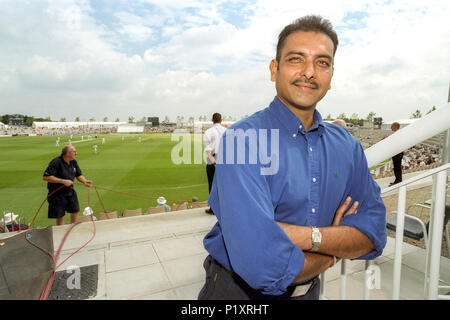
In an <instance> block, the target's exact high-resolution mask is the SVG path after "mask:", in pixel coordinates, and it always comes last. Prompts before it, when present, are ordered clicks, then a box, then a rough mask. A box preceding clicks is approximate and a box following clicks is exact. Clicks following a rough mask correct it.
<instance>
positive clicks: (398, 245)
mask: <svg viewBox="0 0 450 320" xmlns="http://www.w3.org/2000/svg"><path fill="white" fill-rule="evenodd" d="M405 207H406V186H402V187H400V188H399V190H398V206H397V226H396V228H395V256H394V277H393V290H392V299H393V300H399V299H400V278H401V270H402V244H403V230H404V228H405Z"/></svg>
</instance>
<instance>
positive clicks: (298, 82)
mask: <svg viewBox="0 0 450 320" xmlns="http://www.w3.org/2000/svg"><path fill="white" fill-rule="evenodd" d="M300 83H304V84H308V85H312V86H313V87H314V89H317V88H319V85H318V84H317V82H315V81H314V80H308V79H305V78H300V79H296V80H294V81H292V84H293V85H297V84H300Z"/></svg>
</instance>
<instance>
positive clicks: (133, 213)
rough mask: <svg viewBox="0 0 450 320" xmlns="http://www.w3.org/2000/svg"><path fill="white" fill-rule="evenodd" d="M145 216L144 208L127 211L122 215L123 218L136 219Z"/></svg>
mask: <svg viewBox="0 0 450 320" xmlns="http://www.w3.org/2000/svg"><path fill="white" fill-rule="evenodd" d="M142 214H143V212H142V208H139V209H134V210H131V209H125V210H124V211H123V213H122V217H124V218H125V217H135V216H141V215H142Z"/></svg>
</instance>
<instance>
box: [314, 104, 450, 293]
mask: <svg viewBox="0 0 450 320" xmlns="http://www.w3.org/2000/svg"><path fill="white" fill-rule="evenodd" d="M449 125H450V105H449V104H447V105H446V106H443V107H442V108H440V109H438V110H436V111H434V112H431V113H430V114H428V115H427V116H425V117H424V118H422V119H420V120H418V121H416V122H414V123H413V124H411V125H409V126H407V127H405V128H403V129H401V130H398V131H397V132H395V133H394V134H392V135H390V136H389V137H387V138H386V139H384V140H382V141H380V142H379V143H377V144H375V145H373V146H372V147H370V148H369V149H367V150H366V151H365V154H366V158H367V163H368V166H369V167H372V166H374V165H376V164H378V163H380V162H382V161H384V160H386V159H389V158H391V157H392V156H394V155H396V154H398V153H400V152H402V151H403V150H406V149H408V148H410V147H412V146H414V145H416V144H418V143H421V142H422V141H424V140H427V139H429V138H431V137H433V136H435V135H437V134H439V133H441V132H443V131H447V132H446V137H445V141H444V148H443V157H442V159H443V163H444V165H442V166H440V167H438V168H435V169H431V170H429V171H427V172H424V173H422V174H419V175H417V176H415V177H413V178H411V179H408V180H407V181H404V182H401V183H398V184H396V185H394V186H391V187H388V188H385V189H383V190H382V191H381V194H385V193H387V192H390V191H393V190H396V189H398V193H399V198H398V207H397V224H396V234H395V256H394V271H393V290H392V299H394V300H398V299H399V298H400V277H401V265H402V243H403V232H404V223H405V207H406V186H407V185H409V184H411V183H413V182H416V181H419V180H422V179H424V178H427V177H429V176H432V177H433V189H432V190H433V192H432V193H433V201H432V205H431V210H430V229H429V237H428V243H427V244H426V245H427V248H429V249H428V250H427V257H426V262H425V290H426V291H427V292H425V296H426V297H427V298H428V299H432V300H436V299H448V296H444V295H439V293H438V290H439V289H442V288H445V289H450V287H447V286H439V264H440V255H441V245H442V233H443V227H444V226H443V222H444V214H445V213H444V212H445V201H446V187H447V171H448V170H450V163H447V162H448V159H449V153H450V147H449V144H450V137H449V136H450V129H449ZM372 263H373V261H366V266H365V279H364V280H365V281H364V293H363V296H364V299H365V300H367V299H370V288H369V279H370V278H369V277H371V275H372V274H371V270H370V266H371V265H372ZM321 280H322V281H323V282H325V272H324V273H322V274H321ZM346 280H347V271H346V260H345V259H342V260H341V275H340V285H341V287H340V299H341V300H343V299H345V298H346V297H345V293H346ZM320 298H321V299H324V298H325V286H324V285H323V286H321V293H320Z"/></svg>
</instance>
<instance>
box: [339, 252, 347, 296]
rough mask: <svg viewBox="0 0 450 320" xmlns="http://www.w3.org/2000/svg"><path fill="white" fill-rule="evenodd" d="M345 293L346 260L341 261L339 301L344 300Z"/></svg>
mask: <svg viewBox="0 0 450 320" xmlns="http://www.w3.org/2000/svg"><path fill="white" fill-rule="evenodd" d="M346 291H347V260H346V259H342V260H341V283H340V299H341V300H345V297H346Z"/></svg>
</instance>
